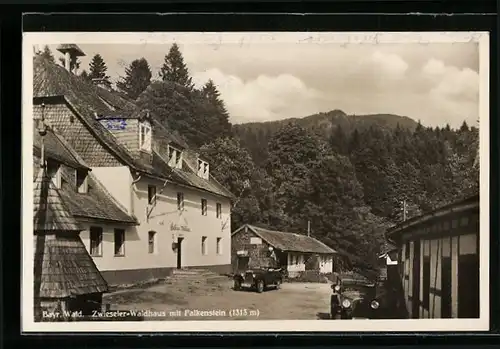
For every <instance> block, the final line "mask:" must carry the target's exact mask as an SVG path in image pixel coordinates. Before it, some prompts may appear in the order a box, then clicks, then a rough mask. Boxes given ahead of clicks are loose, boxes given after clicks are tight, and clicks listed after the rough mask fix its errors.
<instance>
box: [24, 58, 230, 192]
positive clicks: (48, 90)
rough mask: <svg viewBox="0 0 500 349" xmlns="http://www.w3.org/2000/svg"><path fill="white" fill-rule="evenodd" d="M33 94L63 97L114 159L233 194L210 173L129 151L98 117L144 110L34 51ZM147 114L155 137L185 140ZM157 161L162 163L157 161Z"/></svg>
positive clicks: (134, 115)
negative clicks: (206, 176) (202, 176)
mask: <svg viewBox="0 0 500 349" xmlns="http://www.w3.org/2000/svg"><path fill="white" fill-rule="evenodd" d="M33 96H34V100H40V99H43V98H50V97H62V98H64V100H65V102H66V103H67V104H68V106H69V107H70V108H71V109H72V110H73V111H74V112H75V113H76V115H77V116H78V117H79V119H80V120H81V122H82V123H83V124H84V125H85V126H86V127H87V128H88V130H89V131H90V132H91V133H92V134H93V135H94V138H95V139H96V140H97V141H98V142H99V143H100V144H101V145H102V146H103V147H104V148H105V149H107V151H109V152H110V153H111V154H112V155H114V156H115V157H116V159H118V160H119V161H120V162H122V163H123V164H124V165H126V166H129V167H130V168H131V169H133V170H135V171H138V172H141V173H144V174H146V175H149V176H151V177H154V178H159V179H162V180H170V181H172V182H175V183H178V184H181V185H184V186H188V187H192V188H196V189H200V190H203V191H207V192H211V193H213V194H216V195H220V196H224V197H228V198H234V195H233V194H232V193H230V192H229V191H228V190H227V189H226V188H224V187H223V186H222V185H220V184H219V183H218V182H217V181H215V179H214V178H213V177H211V178H210V180H208V181H203V182H201V181H198V180H197V179H195V178H194V177H193V175H194V176H196V173H194V172H193V171H192V170H191V169H190V168H186V169H183V170H180V171H178V170H173V169H172V168H170V167H169V166H168V164H167V163H166V162H165V161H164V160H163V159H162V157H161V156H158V155H159V154H156V155H155V154H153V161H149V162H148V161H147V160H145V159H143V158H141V157H140V156H139V155H138V153H137V152H131V151H129V150H128V149H127V148H126V147H124V146H123V145H122V144H120V142H119V141H118V140H117V139H116V138H115V137H114V136H113V134H112V133H111V132H109V131H108V130H107V129H106V128H105V127H104V126H103V125H102V124H101V123H100V122H99V119H100V118H137V117H140V116H142V115H143V114H144V111H143V110H141V109H139V108H138V107H137V106H136V105H135V104H134V103H133V102H132V101H130V100H128V99H126V98H125V97H124V96H122V95H120V94H119V93H116V92H114V91H107V90H105V89H103V88H101V87H98V86H96V85H94V84H92V83H90V82H88V81H86V80H84V79H83V78H82V77H79V76H76V75H74V74H71V73H69V72H68V71H66V69H64V68H63V67H61V66H59V65H57V64H55V63H53V62H50V61H49V60H48V59H46V58H44V57H42V56H40V55H36V56H35V57H34V60H33ZM110 106H111V107H110ZM151 118H152V120H153V127H154V129H153V132H154V134H155V135H156V134H158V137H160V138H164V139H165V140H167V141H168V142H174V143H175V144H181V145H182V144H185V142H184V141H183V139H182V137H180V136H179V135H178V134H177V133H176V132H170V131H169V130H167V129H166V128H165V127H164V126H162V125H161V124H160V123H159V122H158V120H157V119H156V118H155V116H154V115H153V116H151ZM153 142H154V139H153ZM155 156H156V158H155ZM160 162H163V163H164V164H162V165H161V164H160Z"/></svg>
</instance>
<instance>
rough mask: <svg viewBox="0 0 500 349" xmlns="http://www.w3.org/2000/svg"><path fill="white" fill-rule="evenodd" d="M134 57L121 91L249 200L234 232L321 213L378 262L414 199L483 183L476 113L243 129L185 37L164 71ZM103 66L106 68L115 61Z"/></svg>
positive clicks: (317, 222)
mask: <svg viewBox="0 0 500 349" xmlns="http://www.w3.org/2000/svg"><path fill="white" fill-rule="evenodd" d="M40 54H45V55H50V52H47V50H45V51H44V52H40ZM98 58H99V59H96V60H97V61H99V62H101V61H102V57H98ZM52 59H53V57H52ZM134 62H135V63H134ZM134 62H132V63H131V65H130V67H129V68H128V69H127V70H126V74H127V75H126V76H125V77H124V78H123V80H122V83H121V84H118V87H119V88H120V91H121V92H122V93H125V94H127V95H128V96H129V97H130V98H131V99H134V100H135V101H136V103H137V104H139V105H140V106H142V107H144V108H147V109H149V110H151V111H152V112H153V114H154V116H155V117H157V118H158V119H159V120H160V121H161V122H162V123H163V124H164V125H165V126H166V127H167V128H169V129H170V130H172V131H173V132H178V133H180V134H181V135H183V136H184V138H185V139H186V141H187V142H188V143H189V144H190V145H191V146H192V147H194V148H196V149H199V151H200V153H201V154H202V155H203V156H204V157H206V158H207V159H208V160H209V161H210V169H211V174H212V175H214V176H215V177H216V178H217V179H218V180H219V181H220V182H221V183H222V184H224V185H225V186H227V188H228V189H230V190H231V191H232V192H233V193H234V194H235V195H236V196H237V197H238V200H236V202H234V207H233V211H232V216H231V218H232V224H231V225H232V229H233V230H234V229H236V228H238V227H239V226H240V225H241V224H244V223H249V224H258V225H263V226H267V227H269V228H271V229H277V230H283V231H290V232H297V233H306V229H307V226H308V221H310V223H311V232H312V235H313V236H315V237H317V238H318V239H320V240H322V241H323V242H325V243H326V244H328V245H330V246H331V247H332V248H334V249H336V250H337V251H339V252H341V253H343V254H344V255H345V256H347V257H348V258H347V259H348V260H349V261H350V262H351V263H352V264H353V265H354V266H355V267H358V268H361V269H365V270H366V269H368V268H372V267H373V266H374V265H375V263H376V262H377V254H378V252H379V249H380V246H381V244H382V243H383V242H384V236H383V234H384V231H385V230H386V229H387V228H388V227H389V226H391V225H393V224H395V223H398V222H400V221H401V220H402V219H403V217H402V201H403V200H405V201H406V203H407V206H408V214H407V216H408V218H411V217H413V216H415V215H418V214H421V213H422V212H425V211H428V210H431V209H433V208H436V207H437V206H441V205H444V204H447V203H450V202H452V201H455V200H458V199H460V198H463V197H466V196H469V195H472V194H474V193H477V192H478V185H479V168H478V167H477V166H474V165H475V159H476V156H477V154H478V152H477V149H478V129H477V128H475V127H469V126H468V125H467V124H466V123H465V122H464V123H463V125H462V127H460V128H459V129H458V130H454V129H451V128H450V127H449V126H447V125H443V127H436V128H427V127H424V126H422V125H421V124H420V123H417V122H415V121H414V120H412V119H410V118H406V117H400V116H396V115H389V114H379V115H356V116H354V115H346V114H345V113H343V112H342V111H339V110H334V111H330V112H327V113H321V114H317V115H312V116H309V117H305V118H302V119H300V118H299V119H288V120H284V121H275V122H266V123H253V124H243V125H234V126H233V125H231V123H230V122H229V113H228V112H227V111H226V108H225V106H224V101H223V99H222V97H221V96H220V94H219V92H218V90H217V86H216V85H215V84H214V83H213V82H212V81H207V83H206V84H205V85H204V86H203V87H201V88H195V87H194V86H193V84H192V82H191V78H190V76H189V71H188V68H187V66H186V65H185V63H184V62H183V59H182V55H181V53H180V51H179V48H178V47H177V45H173V46H172V47H171V49H170V51H169V52H168V54H166V56H165V62H164V64H163V66H162V67H161V70H160V78H159V79H157V80H156V79H151V71H150V69H149V65H148V63H147V61H146V60H145V59H139V60H137V61H134ZM103 67H104V68H103ZM99 69H100V70H103V69H104V71H97V70H99ZM91 74H93V75H96V76H97V75H99V76H101V75H103V76H105V64H104V62H101V63H100V64H99V65H98V64H94V65H93V66H92V67H91ZM153 133H154V130H153Z"/></svg>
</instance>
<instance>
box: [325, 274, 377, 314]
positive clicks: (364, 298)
mask: <svg viewBox="0 0 500 349" xmlns="http://www.w3.org/2000/svg"><path fill="white" fill-rule="evenodd" d="M332 290H333V294H332V296H331V301H330V316H331V318H332V319H352V320H357V319H377V318H381V311H382V310H381V300H380V299H379V297H377V291H376V286H375V284H371V283H368V282H359V281H357V282H353V283H349V282H341V283H337V284H333V285H332Z"/></svg>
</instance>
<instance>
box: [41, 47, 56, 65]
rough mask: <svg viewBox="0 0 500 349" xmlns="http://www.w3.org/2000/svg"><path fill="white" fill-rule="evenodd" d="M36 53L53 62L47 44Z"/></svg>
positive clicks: (52, 56)
mask: <svg viewBox="0 0 500 349" xmlns="http://www.w3.org/2000/svg"><path fill="white" fill-rule="evenodd" d="M38 54H39V55H40V56H42V57H44V58H46V59H48V60H49V61H50V62H52V63H54V62H55V59H54V55H53V54H52V51H51V50H50V47H49V46H48V45H45V46H44V47H43V51H40V52H38Z"/></svg>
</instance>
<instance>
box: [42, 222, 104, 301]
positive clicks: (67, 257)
mask: <svg viewBox="0 0 500 349" xmlns="http://www.w3.org/2000/svg"><path fill="white" fill-rule="evenodd" d="M33 243H34V246H35V253H34V254H35V255H34V288H35V297H40V298H67V297H72V296H80V295H84V294H92V293H104V292H108V284H107V283H106V281H105V280H104V278H103V277H102V275H101V273H100V272H99V270H98V269H97V267H96V265H95V263H94V261H93V260H92V257H91V256H90V255H89V254H88V252H87V250H86V248H85V245H84V244H83V242H82V240H81V239H80V236H79V235H78V234H77V233H75V232H70V233H68V232H65V233H62V232H59V233H57V234H36V235H35V236H34V240H33Z"/></svg>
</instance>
